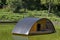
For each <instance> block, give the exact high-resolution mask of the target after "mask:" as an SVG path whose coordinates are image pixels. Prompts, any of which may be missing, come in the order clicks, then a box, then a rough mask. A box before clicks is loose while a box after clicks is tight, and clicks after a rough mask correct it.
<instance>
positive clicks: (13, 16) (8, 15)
mask: <svg viewBox="0 0 60 40" xmlns="http://www.w3.org/2000/svg"><path fill="white" fill-rule="evenodd" d="M24 17H37V18H48V19H51V20H52V21H60V17H59V16H57V15H55V14H54V13H51V14H49V16H48V12H47V10H43V11H36V10H34V11H27V13H13V12H4V11H3V10H0V20H3V21H4V20H10V21H18V20H20V19H22V18H24Z"/></svg>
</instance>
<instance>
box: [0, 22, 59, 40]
mask: <svg viewBox="0 0 60 40" xmlns="http://www.w3.org/2000/svg"><path fill="white" fill-rule="evenodd" d="M15 24H16V23H0V40H23V39H20V38H21V37H20V36H16V37H15V38H14V37H13V36H12V34H11V31H12V29H13V28H14V26H15ZM55 29H56V33H53V34H44V35H34V36H27V37H25V38H24V40H60V26H58V25H55ZM26 38H28V39H26Z"/></svg>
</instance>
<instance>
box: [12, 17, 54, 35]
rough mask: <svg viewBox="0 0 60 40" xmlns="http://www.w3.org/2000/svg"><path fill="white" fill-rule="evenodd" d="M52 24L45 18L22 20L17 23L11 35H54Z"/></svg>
mask: <svg viewBox="0 0 60 40" xmlns="http://www.w3.org/2000/svg"><path fill="white" fill-rule="evenodd" d="M54 32H55V28H54V25H53V23H52V22H51V21H50V20H49V19H47V18H41V19H40V18H23V19H22V20H20V21H18V23H17V24H16V26H15V28H14V29H13V31H12V33H13V34H21V35H29V34H46V33H54Z"/></svg>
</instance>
